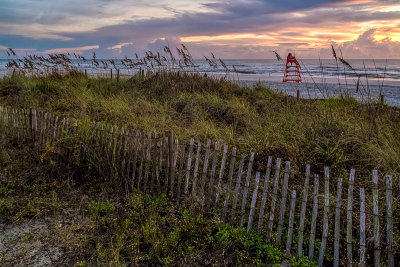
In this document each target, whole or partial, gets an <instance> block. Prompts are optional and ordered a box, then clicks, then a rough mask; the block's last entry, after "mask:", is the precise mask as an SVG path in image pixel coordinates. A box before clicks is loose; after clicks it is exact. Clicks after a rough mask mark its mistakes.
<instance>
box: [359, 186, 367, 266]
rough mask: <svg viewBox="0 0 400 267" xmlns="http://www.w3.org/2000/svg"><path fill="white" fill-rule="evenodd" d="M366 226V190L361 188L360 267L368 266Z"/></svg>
mask: <svg viewBox="0 0 400 267" xmlns="http://www.w3.org/2000/svg"><path fill="white" fill-rule="evenodd" d="M365 228H366V227H365V191H364V188H360V267H365V266H366V260H365V250H366V247H365V239H366V238H365Z"/></svg>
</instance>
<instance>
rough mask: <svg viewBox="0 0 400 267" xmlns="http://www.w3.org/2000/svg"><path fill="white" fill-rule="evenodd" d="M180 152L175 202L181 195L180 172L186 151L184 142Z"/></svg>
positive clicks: (182, 169)
mask: <svg viewBox="0 0 400 267" xmlns="http://www.w3.org/2000/svg"><path fill="white" fill-rule="evenodd" d="M181 152H182V154H181V157H180V159H179V170H178V184H177V190H176V203H177V204H178V203H179V199H180V197H181V187H182V172H184V161H185V152H186V144H184V145H183V147H182V150H181Z"/></svg>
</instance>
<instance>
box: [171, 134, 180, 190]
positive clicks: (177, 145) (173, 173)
mask: <svg viewBox="0 0 400 267" xmlns="http://www.w3.org/2000/svg"><path fill="white" fill-rule="evenodd" d="M170 134H171V135H172V132H170ZM173 141H174V147H175V148H174V151H173V152H174V153H173V162H172V168H171V183H170V195H171V196H174V187H175V176H176V171H175V170H176V164H177V161H178V150H179V140H178V139H173ZM178 175H179V173H178Z"/></svg>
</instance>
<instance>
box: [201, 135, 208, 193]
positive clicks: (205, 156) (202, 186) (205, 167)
mask: <svg viewBox="0 0 400 267" xmlns="http://www.w3.org/2000/svg"><path fill="white" fill-rule="evenodd" d="M210 146H211V140H210V139H207V143H206V154H205V155H204V162H203V172H202V175H201V181H200V182H201V184H200V185H201V186H200V194H199V196H200V197H201V198H203V196H204V187H205V184H206V179H207V171H208V161H209V158H210Z"/></svg>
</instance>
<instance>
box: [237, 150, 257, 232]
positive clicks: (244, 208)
mask: <svg viewBox="0 0 400 267" xmlns="http://www.w3.org/2000/svg"><path fill="white" fill-rule="evenodd" d="M253 161H254V152H250V160H249V165H248V167H247V176H246V181H245V184H244V188H243V197H242V206H241V209H240V222H239V227H243V224H244V214H245V211H246V203H247V194H248V193H249V186H250V179H251V171H252V169H253Z"/></svg>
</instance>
